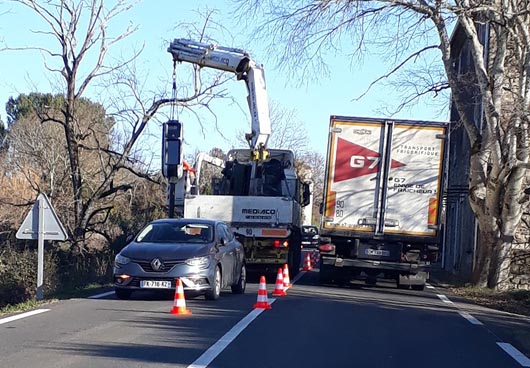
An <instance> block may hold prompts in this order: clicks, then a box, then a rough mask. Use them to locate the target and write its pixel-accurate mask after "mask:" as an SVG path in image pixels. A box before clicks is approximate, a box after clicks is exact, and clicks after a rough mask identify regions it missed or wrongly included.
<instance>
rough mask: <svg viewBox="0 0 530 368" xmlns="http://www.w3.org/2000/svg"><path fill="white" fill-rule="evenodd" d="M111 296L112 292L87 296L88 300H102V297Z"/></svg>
mask: <svg viewBox="0 0 530 368" xmlns="http://www.w3.org/2000/svg"><path fill="white" fill-rule="evenodd" d="M112 294H114V291H107V292H106V293H101V294H97V295H92V296H89V297H88V299H99V298H104V297H106V296H109V295H112Z"/></svg>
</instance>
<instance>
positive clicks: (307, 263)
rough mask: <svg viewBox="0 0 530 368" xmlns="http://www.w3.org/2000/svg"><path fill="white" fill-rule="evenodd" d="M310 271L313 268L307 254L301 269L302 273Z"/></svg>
mask: <svg viewBox="0 0 530 368" xmlns="http://www.w3.org/2000/svg"><path fill="white" fill-rule="evenodd" d="M312 269H313V266H311V256H310V255H309V253H307V255H306V257H305V262H304V268H303V269H302V271H311V270H312Z"/></svg>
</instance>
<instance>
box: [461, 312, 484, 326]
mask: <svg viewBox="0 0 530 368" xmlns="http://www.w3.org/2000/svg"><path fill="white" fill-rule="evenodd" d="M458 313H459V314H460V315H461V316H462V317H464V318H465V319H467V320H468V321H469V322H471V323H472V324H474V325H482V324H483V323H482V322H480V321H479V320H478V319H476V318H475V317H473V316H472V315H471V314H469V313H467V312H462V311H458Z"/></svg>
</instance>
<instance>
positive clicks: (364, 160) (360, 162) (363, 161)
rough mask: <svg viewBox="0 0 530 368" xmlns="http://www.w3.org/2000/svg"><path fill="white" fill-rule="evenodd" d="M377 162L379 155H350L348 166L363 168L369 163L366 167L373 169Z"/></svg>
mask: <svg viewBox="0 0 530 368" xmlns="http://www.w3.org/2000/svg"><path fill="white" fill-rule="evenodd" d="M378 163H379V157H367V156H351V158H350V166H351V167H353V168H359V169H361V168H363V167H365V166H366V165H367V164H369V166H368V168H369V169H373V168H375V167H376V166H377V164H378Z"/></svg>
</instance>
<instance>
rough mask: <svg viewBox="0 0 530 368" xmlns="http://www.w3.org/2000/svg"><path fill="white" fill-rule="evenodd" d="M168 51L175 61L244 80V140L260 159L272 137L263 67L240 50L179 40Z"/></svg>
mask: <svg viewBox="0 0 530 368" xmlns="http://www.w3.org/2000/svg"><path fill="white" fill-rule="evenodd" d="M168 52H170V53H171V54H172V55H173V60H175V61H178V62H183V61H184V62H188V63H192V64H196V65H199V66H200V67H208V68H214V69H219V70H223V71H227V72H232V73H235V74H236V76H237V79H238V80H244V81H245V84H246V86H247V92H248V97H247V103H248V106H249V109H250V117H251V133H250V134H246V136H245V138H246V139H247V141H248V142H249V145H250V148H251V149H253V150H254V152H255V155H257V156H258V157H259V158H262V157H263V152H264V151H265V150H266V148H267V142H268V140H269V136H270V134H271V123H270V117H269V99H268V95H267V88H266V85H265V71H264V69H263V67H262V66H260V65H257V64H256V63H255V62H254V61H253V60H252V59H251V58H250V56H249V54H248V53H246V52H245V51H243V50H240V49H235V48H228V47H221V46H217V45H214V44H207V43H202V42H196V41H192V40H187V39H182V38H179V39H175V40H173V42H171V44H170V46H169V48H168Z"/></svg>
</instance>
